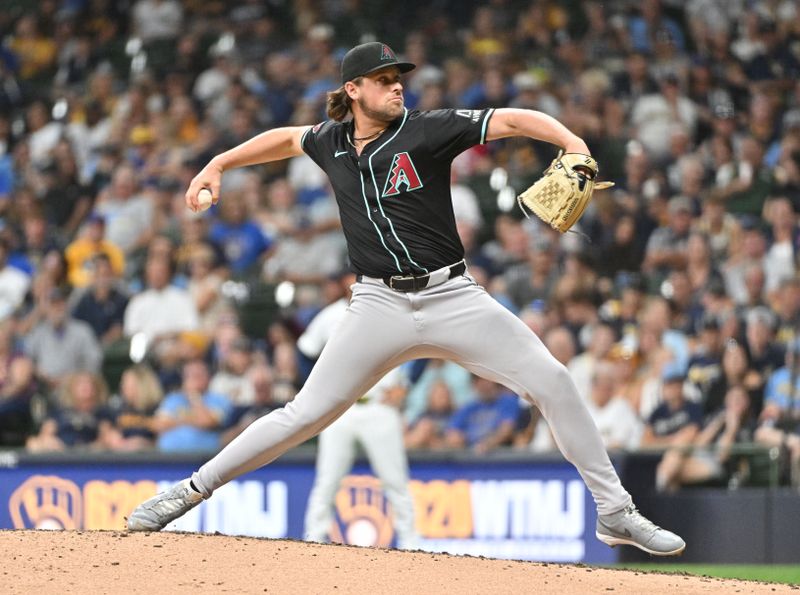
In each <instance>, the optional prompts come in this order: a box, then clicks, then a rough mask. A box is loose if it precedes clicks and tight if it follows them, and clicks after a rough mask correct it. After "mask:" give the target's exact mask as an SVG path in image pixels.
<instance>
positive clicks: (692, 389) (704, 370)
mask: <svg viewBox="0 0 800 595" xmlns="http://www.w3.org/2000/svg"><path fill="white" fill-rule="evenodd" d="M723 345H724V342H723V340H722V333H721V331H720V323H719V318H718V317H717V316H716V315H714V314H710V313H706V314H705V315H704V316H703V318H702V320H701V322H700V328H699V330H698V332H697V339H696V341H695V343H694V348H693V350H692V356H691V357H690V358H689V364H688V366H687V369H686V379H687V386H686V387H685V388H686V391H687V396H689V398H690V399H691V400H692V401H695V402H702V401H703V398H704V396H705V395H707V394H708V391H709V390H710V388H711V385H712V383H714V382H715V381H716V380H717V378H719V377H720V375H721V374H722V349H723Z"/></svg>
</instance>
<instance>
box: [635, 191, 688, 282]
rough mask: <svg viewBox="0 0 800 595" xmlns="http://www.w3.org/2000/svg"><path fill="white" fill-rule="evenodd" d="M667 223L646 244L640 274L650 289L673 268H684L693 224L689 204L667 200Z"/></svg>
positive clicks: (684, 200) (682, 201) (680, 198)
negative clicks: (646, 276)
mask: <svg viewBox="0 0 800 595" xmlns="http://www.w3.org/2000/svg"><path fill="white" fill-rule="evenodd" d="M667 210H668V213H669V222H668V224H667V225H662V226H661V227H659V228H658V229H656V230H655V231H654V232H653V233H652V235H651V236H650V239H649V240H648V241H647V249H646V251H645V255H644V262H643V263H642V272H644V273H645V274H647V275H648V277H649V279H650V283H651V286H652V287H658V285H659V284H660V283H661V281H663V280H664V278H665V277H666V276H667V275H668V274H669V271H670V270H672V269H675V268H681V267H685V266H686V247H687V244H688V240H689V228H690V226H691V223H692V204H691V203H690V202H689V200H688V199H687V198H685V197H683V196H676V197H675V198H673V199H671V200H670V201H669V206H668V209H667Z"/></svg>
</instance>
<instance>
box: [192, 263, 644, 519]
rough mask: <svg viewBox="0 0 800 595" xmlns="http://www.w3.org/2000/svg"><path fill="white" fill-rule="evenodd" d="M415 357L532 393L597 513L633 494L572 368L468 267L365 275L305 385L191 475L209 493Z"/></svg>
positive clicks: (298, 439) (302, 437)
mask: <svg viewBox="0 0 800 595" xmlns="http://www.w3.org/2000/svg"><path fill="white" fill-rule="evenodd" d="M417 358H442V359H449V360H453V361H455V362H457V363H459V364H461V365H462V366H464V367H465V368H467V369H468V370H470V371H471V372H473V373H474V374H477V375H479V376H483V377H485V378H488V379H490V380H493V381H495V382H498V383H500V384H503V385H505V386H506V387H508V388H509V389H511V390H513V391H514V392H516V393H517V394H518V395H521V396H523V397H524V398H526V399H528V400H530V401H531V402H533V403H534V404H535V405H536V406H537V407H539V409H540V410H541V412H542V415H543V416H544V418H545V419H546V420H547V422H548V424H549V426H550V429H551V431H552V433H553V437H554V438H555V441H556V444H557V445H558V447H559V449H560V450H561V452H562V453H563V455H564V456H565V457H566V459H567V460H569V461H570V462H571V463H572V464H573V465H575V467H576V468H577V469H578V472H579V473H580V474H581V477H582V478H583V480H584V482H585V483H586V486H587V487H588V488H589V491H590V492H591V493H592V496H593V497H594V500H595V503H596V504H597V510H598V513H599V514H609V513H612V512H616V511H618V510H621V509H622V508H624V507H625V506H627V505H628V504H630V503H631V497H630V495H629V494H628V493H627V492H626V491H625V489H624V488H623V487H622V484H621V482H620V480H619V477H618V476H617V473H616V471H615V470H614V467H613V466H612V465H611V461H610V460H609V458H608V454H607V453H606V450H605V447H604V446H603V442H602V440H601V438H600V434H599V432H598V430H597V428H596V426H595V424H594V422H593V421H592V418H591V416H590V415H589V411H588V410H587V408H586V406H585V404H584V402H583V400H582V399H581V397H580V395H579V394H578V390H577V388H576V387H575V384H574V383H573V381H572V379H571V378H570V376H569V373H568V372H567V369H566V368H565V367H564V366H563V365H562V364H560V363H559V362H558V361H557V360H556V359H555V358H554V357H553V356H552V354H551V353H550V352H549V351H548V350H547V348H546V347H545V346H544V344H543V343H542V341H541V340H540V339H539V337H537V336H536V335H535V334H534V333H533V332H532V331H531V330H530V329H529V328H528V327H527V326H526V325H525V324H524V323H523V322H522V321H521V320H519V319H518V318H517V317H516V316H514V314H512V313H511V312H509V311H508V310H506V309H505V308H504V307H503V306H501V305H500V304H499V303H498V302H497V301H496V300H495V299H493V298H492V297H491V296H490V295H489V294H488V293H487V292H486V291H485V290H484V289H483V288H482V287H480V286H478V285H477V284H476V283H475V281H474V280H473V279H472V278H471V277H469V276H468V275H462V276H459V277H455V278H453V279H450V280H448V281H445V282H444V283H441V284H439V285H436V286H434V287H430V288H426V289H423V290H421V291H418V292H413V293H400V292H396V291H393V290H392V289H389V288H388V287H387V286H386V285H384V284H383V282H382V281H380V280H379V279H372V278H363V279H362V281H361V282H359V283H356V284H354V285H353V296H352V299H351V301H350V306H349V307H348V309H347V311H346V312H345V315H344V316H343V317H342V320H341V321H340V323H339V326H338V328H337V329H336V332H335V333H334V335H333V336H332V337H331V339H330V340H329V341H328V343H327V344H326V345H325V348H324V349H323V350H322V353H321V354H320V357H319V360H318V361H317V363H316V365H315V366H314V369H313V370H312V372H311V374H310V376H309V377H308V380H307V381H306V383H305V385H304V386H303V388H302V390H301V391H300V392H299V393H298V394H297V396H296V397H295V398H294V400H293V401H291V402H289V403H287V404H286V406H285V407H283V408H282V409H277V410H275V411H273V412H272V413H270V414H268V415H265V416H264V417H262V418H260V419H258V420H256V421H255V422H253V423H252V424H251V425H250V426H249V427H248V428H247V429H246V430H244V432H242V433H241V434H240V435H239V436H238V437H237V438H236V439H234V440H233V441H232V442H231V443H230V444H228V445H227V446H226V447H225V448H224V449H223V450H222V451H220V452H219V453H218V454H217V455H216V456H215V457H214V458H212V459H211V460H210V461H208V462H207V463H206V464H205V465H203V466H202V467H201V468H200V470H199V471H197V472H196V473H194V474H193V475H192V480H193V482H194V485H195V486H197V488H198V489H199V490H200V492H201V493H202V494H203V496H205V497H208V496H210V495H211V493H212V492H213V491H214V490H215V489H216V488H218V487H220V486H221V485H223V484H225V483H227V482H228V481H230V480H232V479H234V478H235V477H238V476H240V475H242V474H244V473H247V472H248V471H252V470H253V469H257V468H259V467H261V466H263V465H266V464H267V463H269V462H271V461H272V460H274V459H275V458H277V457H278V456H280V455H281V454H283V453H284V452H286V451H287V450H289V449H290V448H293V447H294V446H297V445H298V444H301V443H303V442H305V441H306V440H308V439H309V438H311V437H312V436H314V435H316V434H318V433H319V432H321V431H322V430H323V429H324V428H325V427H327V426H328V425H329V424H331V423H332V422H333V421H334V420H335V419H336V418H338V417H339V416H340V415H342V413H344V412H345V411H346V410H347V409H348V408H349V407H350V406H351V405H352V404H353V403H354V402H355V401H356V400H357V399H358V398H359V397H361V396H362V395H364V394H365V393H366V392H367V391H368V390H369V389H370V388H371V387H372V386H374V385H375V383H376V382H377V381H378V380H379V379H380V378H381V377H382V376H383V375H384V374H386V373H387V372H388V371H389V370H391V369H392V368H394V367H396V366H398V365H400V364H402V363H403V362H405V361H408V360H411V359H417Z"/></svg>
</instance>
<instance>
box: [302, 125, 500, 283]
mask: <svg viewBox="0 0 800 595" xmlns="http://www.w3.org/2000/svg"><path fill="white" fill-rule="evenodd" d="M493 112H494V110H493V109H485V110H449V109H448V110H435V111H429V112H420V111H408V110H404V113H403V116H401V117H399V118H397V119H396V120H395V121H394V122H392V123H391V124H390V125H389V127H388V128H387V129H386V131H385V132H383V134H381V136H380V137H378V138H377V139H376V140H374V141H372V142H370V143H369V144H368V145H367V146H366V147H364V149H363V151H362V152H361V155H360V156H359V155H357V154H356V150H355V148H354V147H353V146H352V145H351V144H350V141H349V139H351V138H352V136H353V124H352V122H335V121H332V120H331V121H326V122H323V123H321V124H317V125H316V126H314V127H313V128H310V129H309V130H307V131H306V132H305V133H304V135H303V137H302V139H301V145H302V147H303V150H304V151H305V152H306V153H307V154H308V155H309V157H311V159H313V160H314V161H315V162H316V163H317V165H319V166H320V167H321V168H322V169H323V170H325V173H327V174H328V177H329V178H330V180H331V185H332V186H333V191H334V193H335V195H336V202H337V203H338V204H339V213H340V217H341V220H342V228H343V230H344V235H345V238H346V240H347V248H348V251H349V254H350V262H351V264H352V268H353V270H354V272H356V273H359V274H363V275H367V276H370V277H386V276H390V275H421V274H425V273H428V272H431V271H434V270H436V269H440V268H442V267H444V266H447V265H450V264H453V263H455V262H458V261H459V260H461V259H462V258H464V248H463V246H462V245H461V240H460V239H459V237H458V234H457V233H456V223H455V217H454V215H453V205H452V199H451V196H450V164H451V162H452V161H453V159H454V158H455V157H456V156H457V155H458V154H459V153H461V152H463V151H465V150H466V149H468V148H470V147H472V146H474V145H477V144H480V143H485V142H486V129H487V127H488V124H489V119H490V118H491V116H492V113H493Z"/></svg>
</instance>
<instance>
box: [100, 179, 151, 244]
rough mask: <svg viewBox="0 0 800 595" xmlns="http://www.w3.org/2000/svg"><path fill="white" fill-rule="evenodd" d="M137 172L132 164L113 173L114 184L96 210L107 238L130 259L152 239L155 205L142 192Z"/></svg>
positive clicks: (101, 194) (112, 183) (103, 194)
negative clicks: (103, 222)
mask: <svg viewBox="0 0 800 595" xmlns="http://www.w3.org/2000/svg"><path fill="white" fill-rule="evenodd" d="M139 190H140V189H139V182H138V180H137V178H136V172H135V171H134V169H133V168H132V167H131V166H129V165H121V166H120V167H118V168H117V169H115V170H114V174H113V178H112V180H111V184H109V185H108V186H107V187H106V188H104V189H103V190H102V191H101V192H100V194H98V196H97V200H96V203H95V210H96V212H97V214H98V215H100V216H102V217H103V219H104V220H105V224H106V230H105V238H106V240H108V241H109V242H110V243H112V244H114V245H115V246H119V248H120V249H121V250H122V252H123V253H124V254H125V255H126V257H129V256H131V255H133V254H134V253H135V252H136V251H139V250H143V249H144V248H146V247H147V243H148V242H149V241H150V238H152V236H153V234H154V232H155V230H154V229H153V227H152V221H153V205H152V203H151V202H150V201H149V200H148V198H147V197H146V196H145V195H143V194H142V193H141V192H140V191H139Z"/></svg>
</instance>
